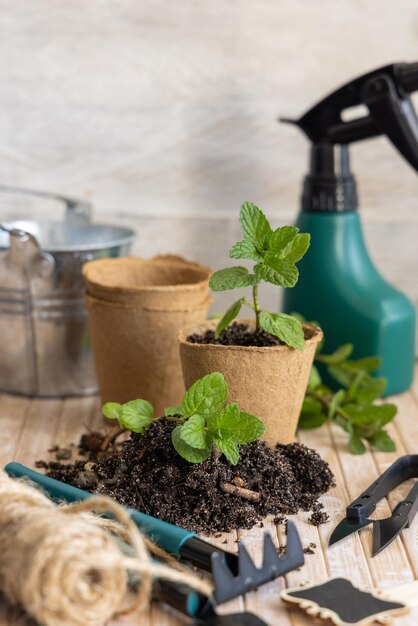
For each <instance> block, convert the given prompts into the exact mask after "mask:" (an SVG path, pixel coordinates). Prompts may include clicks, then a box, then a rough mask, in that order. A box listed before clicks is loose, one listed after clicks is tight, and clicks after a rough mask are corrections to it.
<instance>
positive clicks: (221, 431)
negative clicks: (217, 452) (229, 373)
mask: <svg viewBox="0 0 418 626" xmlns="http://www.w3.org/2000/svg"><path fill="white" fill-rule="evenodd" d="M208 427H209V430H210V431H211V433H213V435H214V436H222V437H223V438H232V439H234V440H235V442H236V443H240V444H241V443H250V442H251V441H255V440H256V439H258V438H259V437H261V435H262V434H263V433H264V432H265V430H266V427H265V426H264V423H263V422H262V421H261V420H260V419H258V417H256V416H255V415H251V413H246V412H245V411H240V410H239V408H238V405H237V404H236V403H235V402H232V403H231V404H228V406H227V407H226V408H225V409H224V410H223V411H221V412H220V413H218V414H217V415H215V416H212V417H209V418H208Z"/></svg>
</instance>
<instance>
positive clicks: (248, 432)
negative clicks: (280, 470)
mask: <svg viewBox="0 0 418 626" xmlns="http://www.w3.org/2000/svg"><path fill="white" fill-rule="evenodd" d="M227 397H228V386H227V384H226V382H225V379H224V377H223V375H222V374H220V373H219V372H213V373H212V374H209V375H208V376H204V377H203V378H201V379H200V380H197V381H196V382H195V383H194V384H193V385H192V386H191V387H190V389H189V390H188V391H186V393H185V395H184V397H183V400H182V402H181V405H180V406H178V407H168V408H167V409H166V410H165V418H161V417H153V413H154V409H153V407H152V405H151V404H150V403H149V402H147V401H146V400H131V401H130V402H126V404H118V403H117V402H108V403H107V404H105V405H103V407H102V412H103V415H104V416H105V417H107V418H109V419H116V420H118V422H119V425H120V427H121V429H126V430H130V431H132V432H134V433H143V432H145V431H146V429H147V428H148V427H149V426H150V425H151V424H152V423H153V422H155V421H157V420H159V419H166V420H167V421H170V422H176V423H177V426H176V427H175V428H174V430H173V432H172V442H173V446H174V448H175V450H176V452H177V453H178V454H179V455H180V456H182V457H183V458H184V459H186V461H189V462H190V463H201V462H202V461H206V459H208V458H209V456H210V454H211V452H212V449H213V448H214V447H215V448H216V449H218V450H220V452H221V453H223V454H224V456H225V457H226V458H227V459H228V461H229V462H230V463H231V464H232V465H236V464H237V463H238V461H239V445H240V444H244V443H250V442H251V441H255V440H256V439H258V438H259V437H261V435H262V434H263V433H264V431H265V426H264V424H263V422H262V421H261V420H260V419H258V418H257V417H255V416H254V415H251V414H250V413H245V412H243V411H240V410H239V408H238V405H237V404H236V403H235V402H232V403H230V404H226V401H227Z"/></svg>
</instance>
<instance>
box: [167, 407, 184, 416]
mask: <svg viewBox="0 0 418 626" xmlns="http://www.w3.org/2000/svg"><path fill="white" fill-rule="evenodd" d="M164 415H165V416H166V417H171V416H172V415H182V412H181V406H168V407H166V408H165V409H164Z"/></svg>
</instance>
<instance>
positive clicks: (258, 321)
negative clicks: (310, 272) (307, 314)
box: [209, 202, 310, 350]
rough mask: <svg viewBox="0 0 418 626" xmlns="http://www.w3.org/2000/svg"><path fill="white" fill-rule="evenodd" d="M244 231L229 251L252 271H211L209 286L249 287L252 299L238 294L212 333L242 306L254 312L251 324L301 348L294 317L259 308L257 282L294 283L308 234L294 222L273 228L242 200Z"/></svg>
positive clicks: (225, 288)
mask: <svg viewBox="0 0 418 626" xmlns="http://www.w3.org/2000/svg"><path fill="white" fill-rule="evenodd" d="M240 223H241V227H242V231H243V235H244V239H243V240H242V241H238V242H237V243H235V244H234V245H233V246H232V248H231V249H230V251H229V256H230V258H232V259H250V260H252V261H254V263H255V264H254V266H253V268H252V271H249V270H248V269H247V268H246V267H243V266H241V265H236V266H234V267H228V268H225V269H222V270H219V271H217V272H215V273H214V274H212V276H211V277H210V280H209V286H210V288H211V289H212V291H228V290H230V289H240V288H241V287H251V288H252V302H250V301H249V300H248V299H247V298H245V297H244V298H240V299H239V300H237V301H236V302H234V303H233V304H232V305H231V306H230V307H229V309H228V310H227V311H226V313H225V315H224V316H223V317H222V318H221V320H220V321H219V323H218V325H217V327H216V331H215V336H216V337H219V335H220V333H221V332H222V331H223V330H224V329H225V328H227V326H229V324H230V323H231V322H232V321H233V320H234V319H235V318H236V317H237V316H238V315H239V313H240V311H241V308H242V307H243V306H248V307H250V308H251V309H252V310H253V311H254V313H255V327H256V329H260V328H262V329H263V330H265V331H266V332H268V333H270V334H271V335H274V336H275V337H278V338H279V339H280V340H281V341H283V342H284V343H285V344H287V345H288V346H290V347H291V348H296V349H297V350H303V348H304V346H305V339H304V333H303V328H302V325H301V323H300V321H299V319H297V318H296V317H294V316H292V315H286V314H285V313H270V312H269V311H266V310H264V309H262V308H261V306H260V303H259V298H258V288H259V285H260V283H261V282H263V281H264V282H266V283H270V284H272V285H277V286H278V287H286V288H287V287H294V286H295V285H296V283H297V281H298V278H299V272H298V268H297V267H296V263H297V262H298V261H300V260H301V258H302V257H303V256H304V254H305V252H306V251H307V249H308V247H309V242H310V235H309V234H307V233H304V234H300V233H299V230H298V228H296V226H282V227H280V228H277V229H276V230H273V229H272V228H271V226H270V224H269V222H268V220H267V218H266V216H265V215H264V213H263V212H262V211H261V210H260V209H259V208H258V207H256V206H255V205H254V204H252V203H251V202H244V204H243V205H242V207H241V211H240Z"/></svg>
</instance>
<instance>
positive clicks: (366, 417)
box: [344, 404, 397, 426]
mask: <svg viewBox="0 0 418 626" xmlns="http://www.w3.org/2000/svg"><path fill="white" fill-rule="evenodd" d="M344 411H345V412H346V413H348V415H349V416H350V419H351V421H352V422H353V424H357V425H359V426H364V425H370V424H374V423H375V422H376V423H378V425H380V426H384V425H385V424H388V423H389V422H390V421H391V420H393V418H394V417H395V415H396V412H397V407H396V406H395V405H394V404H377V405H375V404H370V405H366V406H357V405H355V404H346V405H345V406H344Z"/></svg>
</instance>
